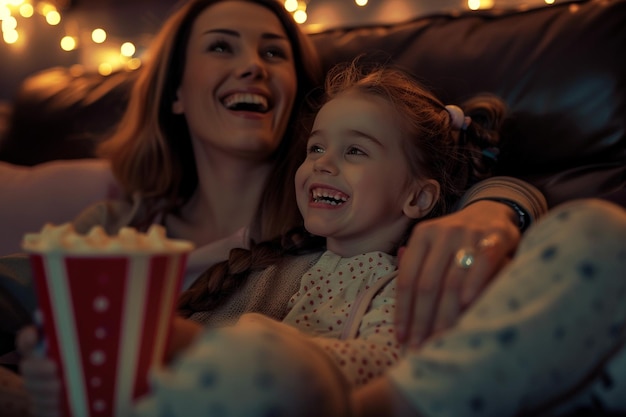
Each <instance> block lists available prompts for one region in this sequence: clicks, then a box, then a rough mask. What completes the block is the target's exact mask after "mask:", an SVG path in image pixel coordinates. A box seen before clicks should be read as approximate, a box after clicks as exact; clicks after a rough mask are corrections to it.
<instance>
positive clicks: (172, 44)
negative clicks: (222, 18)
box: [98, 0, 321, 239]
mask: <svg viewBox="0 0 626 417" xmlns="http://www.w3.org/2000/svg"><path fill="white" fill-rule="evenodd" d="M223 1H228V0H192V1H189V2H188V3H186V4H185V5H184V6H183V7H181V8H180V9H179V10H178V11H177V12H175V13H174V14H173V15H172V16H171V17H170V18H169V19H168V20H167V21H166V22H165V24H164V25H163V27H162V29H161V31H160V32H159V34H158V35H157V36H156V38H155V40H154V42H153V44H152V45H151V49H150V51H151V52H150V56H149V57H148V62H147V64H146V65H145V67H143V68H142V69H141V70H140V71H141V73H140V74H139V77H138V79H137V81H136V83H135V84H134V86H133V90H132V92H131V96H130V99H129V103H128V107H127V110H126V113H125V114H124V116H123V118H122V120H121V122H120V125H119V128H118V129H117V131H116V133H115V134H114V135H113V136H112V137H111V138H110V139H109V140H107V141H105V142H104V143H102V145H101V146H100V148H99V151H98V153H99V155H100V156H102V157H106V158H108V159H110V160H111V165H112V169H113V173H114V175H115V177H116V178H117V179H118V181H119V182H120V184H121V185H122V187H123V188H124V192H125V193H126V194H127V195H128V196H131V195H134V194H139V195H140V196H141V198H142V199H143V202H144V204H145V206H146V207H147V212H142V213H143V214H142V215H143V216H144V217H146V218H137V219H133V223H134V224H132V226H135V227H140V228H141V227H145V226H146V222H148V223H149V222H150V221H151V217H152V215H154V211H155V210H157V209H162V207H161V208H159V207H157V206H156V203H157V202H159V203H161V204H162V202H163V201H164V200H165V202H166V206H167V207H166V210H168V211H170V212H174V213H175V212H176V211H177V210H178V209H180V207H182V206H183V205H184V204H185V203H186V202H187V201H188V200H189V198H190V197H191V196H192V194H193V192H194V191H195V190H196V187H197V184H198V177H197V171H196V165H195V159H194V154H193V149H192V144H191V137H190V135H189V130H188V126H187V122H186V120H185V118H184V116H182V115H177V114H174V113H173V112H172V103H173V101H174V100H175V98H176V91H177V89H178V87H179V85H180V82H181V79H182V76H183V72H184V63H185V56H186V46H187V44H188V42H189V37H190V34H191V29H192V26H193V24H194V22H195V19H196V18H197V17H198V15H200V14H201V13H202V11H203V10H205V9H206V8H207V7H210V6H212V5H214V4H216V3H220V2H223ZM245 1H248V2H250V3H255V4H259V5H261V6H263V7H266V8H267V9H269V10H271V11H272V12H273V13H274V14H275V15H276V16H277V17H278V19H279V20H280V22H281V23H282V25H283V27H284V29H285V32H286V33H287V36H288V38H289V40H290V42H291V46H292V49H293V53H294V61H295V70H296V76H297V83H298V90H297V93H296V98H295V103H296V105H294V108H293V109H292V112H291V116H290V119H289V123H288V127H287V129H286V131H285V134H284V136H283V138H282V140H281V143H280V145H279V147H278V149H277V150H276V152H275V154H274V155H273V161H274V167H273V169H272V172H271V173H270V175H269V177H268V181H267V184H268V185H267V186H266V190H265V192H264V193H263V198H262V200H261V201H260V202H259V207H258V210H257V219H256V220H257V223H258V227H259V229H260V233H261V236H262V238H263V239H269V238H272V237H275V236H277V235H280V234H282V233H285V232H286V230H288V229H289V228H291V227H293V226H294V225H296V224H301V216H300V214H299V212H298V210H297V207H296V204H295V197H294V194H293V193H294V190H293V188H294V187H293V184H292V179H291V177H290V176H289V173H290V172H292V171H290V170H292V169H293V167H291V166H290V164H292V162H291V161H290V159H289V157H288V155H289V153H290V148H291V147H292V146H295V145H296V144H297V142H298V141H296V140H295V137H296V136H297V133H296V129H297V128H298V125H297V124H296V123H297V120H298V113H299V109H298V105H300V104H301V103H304V102H305V100H304V97H305V96H306V94H307V93H308V92H309V91H310V90H311V89H312V88H313V87H314V86H316V85H317V84H318V82H319V80H320V78H321V66H320V63H319V60H318V58H317V53H316V51H315V49H314V47H313V45H312V43H311V42H310V40H309V39H308V37H307V36H306V35H305V34H303V33H302V32H301V30H300V28H299V27H298V25H297V24H296V23H295V21H294V20H293V18H292V17H291V15H290V14H289V13H288V12H287V11H286V10H285V9H284V7H283V6H282V5H281V4H280V3H279V2H277V1H276V0H245Z"/></svg>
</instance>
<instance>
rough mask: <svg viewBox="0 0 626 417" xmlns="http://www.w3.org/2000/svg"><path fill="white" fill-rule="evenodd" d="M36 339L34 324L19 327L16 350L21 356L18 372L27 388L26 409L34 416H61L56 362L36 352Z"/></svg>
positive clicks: (37, 339)
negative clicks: (28, 401)
mask: <svg viewBox="0 0 626 417" xmlns="http://www.w3.org/2000/svg"><path fill="white" fill-rule="evenodd" d="M39 342H40V340H39V335H38V333H37V329H36V328H35V327H34V326H29V327H26V328H24V329H22V330H20V331H19V333H18V334H17V339H16V346H17V350H18V352H19V353H20V356H21V357H22V359H21V361H20V373H21V374H22V377H23V378H24V387H25V388H26V391H27V392H28V396H29V400H30V410H31V414H32V415H33V416H34V417H60V416H61V381H60V378H59V376H58V374H57V367H56V364H55V363H54V362H53V361H52V360H51V359H48V358H45V357H43V356H42V355H41V354H39V353H38V352H37V344H38V343H39Z"/></svg>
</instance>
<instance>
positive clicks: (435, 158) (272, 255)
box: [178, 60, 506, 316]
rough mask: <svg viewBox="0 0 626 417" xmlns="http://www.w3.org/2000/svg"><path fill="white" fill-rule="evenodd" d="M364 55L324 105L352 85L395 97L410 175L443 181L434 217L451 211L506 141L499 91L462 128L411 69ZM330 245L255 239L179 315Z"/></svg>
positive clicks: (330, 82)
mask: <svg viewBox="0 0 626 417" xmlns="http://www.w3.org/2000/svg"><path fill="white" fill-rule="evenodd" d="M357 61H358V60H355V61H353V62H351V63H348V64H345V65H337V66H335V67H334V68H333V69H332V70H331V71H330V72H329V74H328V75H327V78H326V84H325V90H324V97H323V98H322V102H321V104H322V105H323V104H324V103H326V102H328V101H329V100H332V99H333V98H334V97H336V96H338V95H339V94H342V93H345V92H347V91H359V92H362V93H364V94H373V95H375V96H379V97H382V98H383V99H385V100H387V101H388V102H389V103H391V104H392V105H393V106H394V108H395V109H396V111H397V114H398V115H399V124H398V126H400V128H401V129H403V131H404V136H405V137H406V138H408V139H409V140H406V141H404V143H403V146H404V150H405V153H406V155H407V161H408V163H409V167H410V170H411V172H410V177H412V178H432V179H435V180H437V181H439V183H440V187H441V194H440V198H439V199H438V202H437V205H436V206H435V208H434V209H433V210H432V211H431V212H430V213H429V214H428V216H427V218H430V217H435V216H439V215H442V214H445V213H447V212H448V210H449V209H450V208H451V207H452V206H453V205H454V203H455V202H456V201H457V200H458V198H459V197H460V196H461V195H462V194H463V193H464V192H465V191H466V190H467V188H469V186H470V185H471V184H473V183H474V182H476V181H478V180H480V179H483V178H486V177H487V176H489V175H490V173H491V168H492V167H493V159H492V158H491V155H490V154H488V155H489V156H485V155H484V154H483V152H482V150H483V149H484V148H494V147H495V146H496V145H497V144H498V142H499V140H500V135H499V130H500V128H501V126H502V123H503V121H504V116H505V114H506V106H505V104H504V102H503V101H502V100H500V99H498V98H497V97H495V96H492V95H479V96H476V97H474V98H472V99H471V100H469V101H467V102H466V103H464V104H463V105H462V107H463V110H464V111H465V114H466V115H468V116H470V117H472V118H475V120H473V121H472V122H471V123H470V124H469V126H467V128H466V129H463V130H460V129H457V128H455V127H453V126H452V122H451V116H450V114H449V113H448V111H447V110H446V107H445V106H444V104H443V103H441V101H440V100H439V99H437V97H435V95H434V94H433V93H431V92H430V91H428V90H427V89H426V88H424V87H423V86H422V85H421V84H420V83H419V82H417V81H416V80H415V79H413V78H412V77H411V76H410V75H409V74H408V73H407V72H405V71H403V70H401V69H398V68H394V67H392V66H375V67H373V68H371V67H368V66H366V65H359V64H358V62H357ZM320 107H321V106H320ZM407 180H409V178H407ZM413 224H414V223H413ZM413 224H412V225H411V227H410V228H409V230H407V232H406V234H405V236H399V237H398V238H399V242H398V244H403V243H404V241H405V240H406V239H407V238H408V235H409V234H410V231H411V230H410V229H412V226H413ZM324 244H325V239H321V238H319V237H315V236H313V235H311V234H309V233H307V232H306V231H305V230H303V229H302V228H299V229H296V230H293V231H292V232H291V233H290V234H288V235H286V236H285V237H284V238H283V239H282V240H281V239H275V240H273V241H269V242H262V243H260V244H257V245H254V244H253V245H252V247H251V248H250V250H244V249H237V250H233V251H231V254H230V258H229V259H228V260H227V261H224V262H221V263H219V264H217V265H215V266H214V267H213V268H210V269H209V270H207V271H206V272H205V273H204V274H202V276H201V277H200V278H198V280H196V282H195V283H194V284H193V285H192V287H191V288H190V289H189V290H187V291H186V292H184V293H183V294H182V295H181V297H180V299H179V304H178V308H179V313H180V314H182V315H184V316H189V315H191V314H192V313H194V312H196V311H211V310H212V309H214V308H216V307H217V306H218V305H219V304H220V303H222V302H223V301H224V300H225V299H228V297H229V296H230V295H232V294H233V293H234V292H236V291H237V290H238V289H239V288H240V287H241V286H242V285H243V284H244V283H245V280H246V279H247V278H248V277H249V276H250V274H251V273H252V272H253V271H258V270H261V269H263V268H265V267H267V266H269V265H272V264H275V263H278V262H279V261H280V260H281V259H283V257H284V256H288V255H289V256H291V255H298V254H300V253H303V252H310V251H312V250H321V249H322V248H323V246H324Z"/></svg>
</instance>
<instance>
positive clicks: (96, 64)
mask: <svg viewBox="0 0 626 417" xmlns="http://www.w3.org/2000/svg"><path fill="white" fill-rule="evenodd" d="M281 1H283V4H284V7H285V9H286V10H287V11H289V13H291V14H292V16H293V19H294V20H295V21H296V22H297V23H299V24H304V23H305V22H306V21H307V19H308V14H307V6H308V2H309V1H310V0H281ZM345 1H348V0H345ZM353 1H354V4H356V5H357V6H360V7H364V6H366V5H367V4H368V0H353ZM466 1H467V7H468V8H469V9H470V10H479V9H489V8H492V7H494V3H495V0H466ZM544 1H545V3H546V4H548V5H549V4H553V3H554V2H555V0H544ZM55 4H56V5H59V7H61V8H62V7H63V6H64V5H67V4H68V2H67V1H66V0H65V1H64V0H47V1H45V0H0V21H1V22H2V39H3V41H4V42H5V43H6V44H10V45H14V44H17V43H18V41H19V42H20V43H22V44H23V43H24V42H25V41H24V40H20V39H21V36H20V21H19V19H30V18H33V17H34V16H35V14H38V15H40V16H43V18H44V20H45V21H46V23H47V24H48V25H51V26H56V25H59V24H61V22H65V21H64V20H63V16H62V15H61V12H60V11H59V10H58V8H57V6H56V5H55ZM72 25H76V26H77V25H78V23H77V22H75V21H73V20H71V19H70V21H68V22H65V23H63V26H64V31H65V35H64V36H62V37H61V39H60V40H59V47H60V48H61V49H62V50H63V51H67V52H69V51H74V50H77V49H78V48H81V47H84V48H89V47H88V45H89V42H88V41H85V38H84V37H83V36H81V33H85V31H82V32H81V31H80V30H79V29H78V27H76V28H74V30H72V31H69V32H68V27H72ZM87 33H89V35H85V36H90V37H91V41H92V42H93V43H95V44H98V45H101V47H102V48H104V49H106V51H104V52H90V54H87V55H91V58H90V60H91V61H92V62H91V67H93V68H97V70H98V71H99V72H100V73H101V74H104V75H107V74H110V73H112V72H113V71H115V70H117V69H122V68H123V69H126V70H135V69H137V68H139V67H141V57H140V56H135V55H136V54H137V47H136V45H135V44H134V43H132V42H128V41H122V42H120V43H119V44H118V45H119V46H115V45H111V44H112V43H117V42H116V41H112V40H111V41H110V40H109V35H108V33H107V31H106V30H105V29H104V28H95V29H93V30H90V31H88V32H87ZM92 45H93V44H92ZM99 47H100V46H99ZM104 49H103V50H104ZM81 56H82V57H83V59H85V58H84V57H85V56H86V54H82V55H81ZM82 68H84V66H83V67H82Z"/></svg>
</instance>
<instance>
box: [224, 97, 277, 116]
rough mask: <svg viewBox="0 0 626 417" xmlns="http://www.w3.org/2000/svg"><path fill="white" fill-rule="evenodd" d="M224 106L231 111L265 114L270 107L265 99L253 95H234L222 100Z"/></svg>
mask: <svg viewBox="0 0 626 417" xmlns="http://www.w3.org/2000/svg"><path fill="white" fill-rule="evenodd" d="M222 103H223V104H224V106H225V107H226V108H227V109H229V110H233V111H247V112H254V113H267V112H268V111H269V110H270V105H269V102H268V100H267V97H264V96H262V95H260V94H253V93H235V94H231V95H228V96H226V97H224V98H223V99H222Z"/></svg>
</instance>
